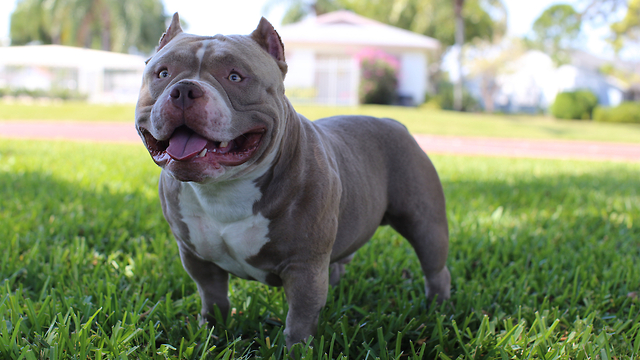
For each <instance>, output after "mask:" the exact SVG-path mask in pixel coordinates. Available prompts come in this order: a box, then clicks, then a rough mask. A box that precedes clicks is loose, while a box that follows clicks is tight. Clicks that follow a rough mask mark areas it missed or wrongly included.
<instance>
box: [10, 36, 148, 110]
mask: <svg viewBox="0 0 640 360" xmlns="http://www.w3.org/2000/svg"><path fill="white" fill-rule="evenodd" d="M145 60H146V59H145V58H143V57H141V56H136V55H128V54H120V53H114V52H108V51H100V50H92V49H83V48H77V47H70V46H61V45H29V46H6V47H0V88H10V89H28V90H42V91H45V92H47V91H52V90H63V91H70V92H77V93H81V94H84V95H86V96H87V99H88V101H90V102H95V103H135V102H136V101H137V98H138V92H139V90H140V84H141V81H142V72H143V70H144V67H145V63H144V62H145Z"/></svg>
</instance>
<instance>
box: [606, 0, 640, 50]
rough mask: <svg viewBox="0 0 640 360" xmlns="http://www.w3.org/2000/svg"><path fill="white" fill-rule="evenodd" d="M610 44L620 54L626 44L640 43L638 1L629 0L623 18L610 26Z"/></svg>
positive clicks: (639, 7)
mask: <svg viewBox="0 0 640 360" xmlns="http://www.w3.org/2000/svg"><path fill="white" fill-rule="evenodd" d="M611 31H612V33H613V34H612V37H611V43H612V45H613V48H614V50H615V51H616V52H620V50H622V48H623V47H624V46H625V45H626V44H628V43H630V42H631V43H636V44H637V43H638V42H639V41H640V0H629V6H628V8H627V12H626V14H625V16H624V18H623V19H622V20H620V21H617V22H614V23H613V24H611Z"/></svg>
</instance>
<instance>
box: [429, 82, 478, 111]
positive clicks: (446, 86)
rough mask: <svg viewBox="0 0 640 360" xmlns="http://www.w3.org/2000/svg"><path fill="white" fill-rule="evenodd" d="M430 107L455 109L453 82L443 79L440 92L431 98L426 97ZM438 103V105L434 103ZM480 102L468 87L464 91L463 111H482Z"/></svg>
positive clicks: (439, 88)
mask: <svg viewBox="0 0 640 360" xmlns="http://www.w3.org/2000/svg"><path fill="white" fill-rule="evenodd" d="M425 101H427V104H429V105H428V106H429V107H432V108H436V107H439V108H440V109H444V110H453V84H452V83H450V82H448V81H441V82H440V83H439V84H438V94H437V95H436V96H434V97H432V98H430V99H429V100H427V98H426V97H425ZM434 102H435V103H436V104H437V106H436V105H435V104H433V103H434ZM480 110H481V109H480V103H479V102H478V100H476V98H474V97H473V96H472V95H471V94H470V93H469V92H468V91H467V90H466V89H463V91H462V111H468V112H473V111H480Z"/></svg>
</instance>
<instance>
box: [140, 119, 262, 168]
mask: <svg viewBox="0 0 640 360" xmlns="http://www.w3.org/2000/svg"><path fill="white" fill-rule="evenodd" d="M264 133H265V129H264V128H257V129H252V130H250V131H248V132H245V133H244V134H242V135H240V136H238V137H236V138H235V139H233V140H231V141H212V140H208V139H206V138H204V137H202V136H201V135H199V134H198V133H196V132H194V131H193V130H191V129H189V128H188V127H186V126H181V127H179V128H177V129H176V130H175V131H174V132H173V134H172V135H171V137H170V138H169V139H168V140H156V139H155V138H154V137H153V136H152V135H151V134H150V133H149V132H148V131H146V130H143V134H144V138H145V143H146V145H147V149H148V150H149V153H150V154H151V157H153V159H154V160H155V162H156V163H158V164H161V163H164V162H167V161H169V160H170V159H173V160H175V161H182V162H189V161H206V162H212V163H213V164H220V165H226V166H237V165H240V164H242V163H244V162H246V161H247V160H249V159H250V158H251V156H252V155H253V153H254V152H255V151H256V150H257V149H258V147H259V146H260V142H261V140H262V136H263V135H264Z"/></svg>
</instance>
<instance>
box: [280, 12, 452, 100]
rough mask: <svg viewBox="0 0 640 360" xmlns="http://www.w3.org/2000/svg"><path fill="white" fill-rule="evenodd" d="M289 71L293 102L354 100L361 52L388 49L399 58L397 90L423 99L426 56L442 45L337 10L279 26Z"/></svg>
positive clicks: (287, 84)
mask: <svg viewBox="0 0 640 360" xmlns="http://www.w3.org/2000/svg"><path fill="white" fill-rule="evenodd" d="M278 33H279V34H280V37H281V38H282V41H283V43H284V47H285V58H286V60H287V63H288V65H289V70H288V73H287V76H286V78H285V88H286V89H287V90H286V91H287V96H288V97H289V98H290V99H291V100H292V101H294V102H310V103H320V104H328V105H356V104H357V103H358V86H359V82H360V63H359V60H358V57H359V54H362V53H363V52H366V51H368V50H371V49H376V50H378V51H380V50H381V51H384V52H385V53H387V54H389V55H391V56H392V57H394V58H395V59H396V60H397V63H398V93H399V95H400V97H401V100H402V101H403V102H404V103H410V104H420V103H422V102H423V100H424V97H425V94H426V92H427V89H428V88H429V76H428V75H429V74H428V71H427V70H428V59H429V55H430V53H433V52H435V51H437V50H438V49H439V48H440V43H439V42H438V41H437V40H435V39H433V38H430V37H427V36H423V35H419V34H416V33H413V32H410V31H407V30H404V29H399V28H396V27H393V26H389V25H386V24H383V23H380V22H377V21H374V20H371V19H368V18H365V17H362V16H359V15H356V14H354V13H352V12H350V11H335V12H331V13H327V14H324V15H320V16H317V17H310V18H307V19H305V20H303V21H301V22H298V23H294V24H291V25H285V26H282V27H280V28H278Z"/></svg>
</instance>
